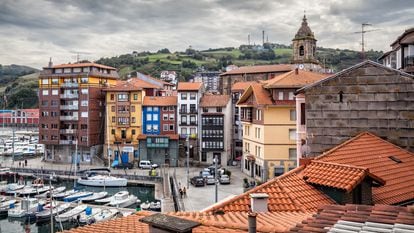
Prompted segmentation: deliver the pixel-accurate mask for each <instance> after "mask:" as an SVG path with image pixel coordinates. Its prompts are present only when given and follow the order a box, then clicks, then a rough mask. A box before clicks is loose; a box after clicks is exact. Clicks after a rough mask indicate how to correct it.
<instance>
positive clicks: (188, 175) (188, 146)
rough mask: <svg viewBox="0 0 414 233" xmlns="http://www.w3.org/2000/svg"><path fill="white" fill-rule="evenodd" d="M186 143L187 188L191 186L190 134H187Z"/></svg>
mask: <svg viewBox="0 0 414 233" xmlns="http://www.w3.org/2000/svg"><path fill="white" fill-rule="evenodd" d="M185 143H186V146H187V151H186V154H187V189H189V188H190V162H189V160H190V140H189V136H188V135H187V138H186V139H185Z"/></svg>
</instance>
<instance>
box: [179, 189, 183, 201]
mask: <svg viewBox="0 0 414 233" xmlns="http://www.w3.org/2000/svg"><path fill="white" fill-rule="evenodd" d="M178 192H179V193H180V198H181V199H183V190H182V189H181V188H180V189H179V190H178Z"/></svg>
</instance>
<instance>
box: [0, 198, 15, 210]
mask: <svg viewBox="0 0 414 233" xmlns="http://www.w3.org/2000/svg"><path fill="white" fill-rule="evenodd" d="M16 203H17V200H14V199H12V200H8V201H4V202H2V203H0V208H5V207H10V206H11V205H14V204H16Z"/></svg>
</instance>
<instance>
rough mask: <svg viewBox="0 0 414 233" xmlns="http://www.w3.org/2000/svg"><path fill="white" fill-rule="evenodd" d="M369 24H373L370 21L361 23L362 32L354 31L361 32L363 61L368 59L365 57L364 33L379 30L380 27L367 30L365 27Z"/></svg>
mask: <svg viewBox="0 0 414 233" xmlns="http://www.w3.org/2000/svg"><path fill="white" fill-rule="evenodd" d="M367 26H372V24H370V23H362V24H361V31H360V32H354V33H358V34H359V33H361V58H362V60H363V61H365V60H366V57H365V38H364V34H365V33H367V32H372V31H378V30H380V29H371V30H365V27H367Z"/></svg>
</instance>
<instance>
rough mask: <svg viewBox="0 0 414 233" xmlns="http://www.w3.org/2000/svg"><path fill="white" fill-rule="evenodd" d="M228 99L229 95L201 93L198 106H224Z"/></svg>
mask: <svg viewBox="0 0 414 233" xmlns="http://www.w3.org/2000/svg"><path fill="white" fill-rule="evenodd" d="M229 101H230V96H229V95H203V97H201V100H200V107H205V108H209V107H226V105H227V104H228V103H229Z"/></svg>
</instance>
